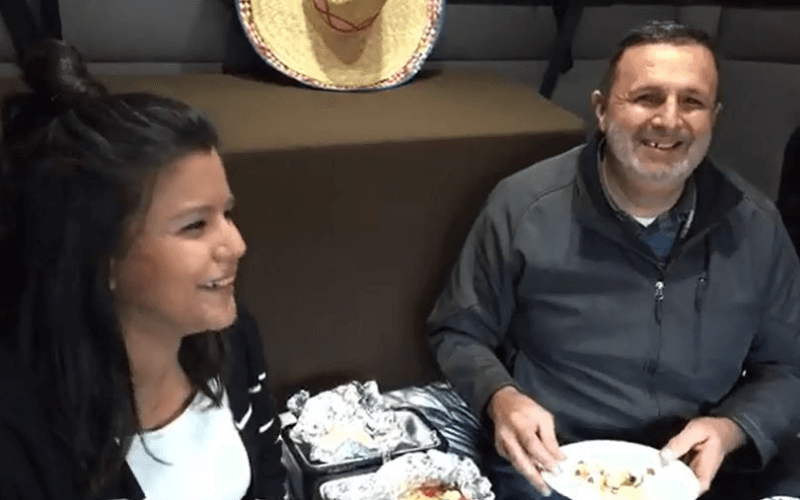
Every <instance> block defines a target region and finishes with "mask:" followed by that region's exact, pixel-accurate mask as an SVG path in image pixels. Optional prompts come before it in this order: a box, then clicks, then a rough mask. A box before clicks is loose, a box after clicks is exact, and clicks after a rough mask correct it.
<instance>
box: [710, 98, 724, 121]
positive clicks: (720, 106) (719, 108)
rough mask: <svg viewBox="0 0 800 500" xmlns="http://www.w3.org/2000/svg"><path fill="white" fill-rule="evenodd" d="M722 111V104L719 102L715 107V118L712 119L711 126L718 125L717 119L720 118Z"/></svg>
mask: <svg viewBox="0 0 800 500" xmlns="http://www.w3.org/2000/svg"><path fill="white" fill-rule="evenodd" d="M720 111H722V103H721V102H718V103H717V105H716V106H715V107H714V116H713V117H712V118H711V124H712V125H716V124H717V117H718V116H719V112H720Z"/></svg>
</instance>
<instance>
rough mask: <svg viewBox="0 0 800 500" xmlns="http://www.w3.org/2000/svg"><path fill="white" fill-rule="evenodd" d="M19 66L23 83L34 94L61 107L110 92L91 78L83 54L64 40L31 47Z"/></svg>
mask: <svg viewBox="0 0 800 500" xmlns="http://www.w3.org/2000/svg"><path fill="white" fill-rule="evenodd" d="M19 66H20V68H21V69H22V78H23V80H25V83H27V84H28V86H29V87H30V88H31V89H32V90H33V91H34V92H36V93H37V94H39V95H41V96H42V97H48V98H50V99H53V100H55V99H58V100H59V101H61V103H62V104H69V103H71V102H72V101H74V100H75V99H79V98H82V97H97V96H100V95H103V94H105V93H106V92H107V91H106V88H105V87H104V86H103V84H101V83H100V82H98V81H97V80H95V79H94V78H93V77H92V75H90V74H89V70H88V69H87V67H86V63H85V62H84V61H83V57H82V56H81V54H80V52H78V50H77V49H75V47H73V46H72V45H69V44H68V43H66V42H64V41H62V40H54V39H48V40H44V41H42V42H40V43H38V44H36V45H33V46H30V47H28V48H27V49H25V51H24V52H23V54H22V56H21V57H20V61H19Z"/></svg>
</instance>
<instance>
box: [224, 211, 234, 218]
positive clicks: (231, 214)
mask: <svg viewBox="0 0 800 500" xmlns="http://www.w3.org/2000/svg"><path fill="white" fill-rule="evenodd" d="M225 218H226V219H228V220H231V219H233V209H230V210H225Z"/></svg>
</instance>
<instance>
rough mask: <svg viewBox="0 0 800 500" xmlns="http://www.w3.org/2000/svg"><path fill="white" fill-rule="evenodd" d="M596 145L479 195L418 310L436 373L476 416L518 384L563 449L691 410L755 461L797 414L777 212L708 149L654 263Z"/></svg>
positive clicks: (784, 243) (798, 386) (792, 285)
mask: <svg viewBox="0 0 800 500" xmlns="http://www.w3.org/2000/svg"><path fill="white" fill-rule="evenodd" d="M597 148H598V143H597V141H592V142H590V143H588V144H587V145H584V146H580V147H577V148H575V149H573V150H570V151H568V152H566V153H564V154H562V155H560V156H557V157H555V158H551V159H549V160H546V161H543V162H541V163H538V164H536V165H534V166H532V167H529V168H527V169H526V170H523V171H521V172H519V173H517V174H515V175H513V176H511V177H509V178H507V179H505V180H503V181H502V182H500V183H499V184H498V185H497V187H496V188H495V189H494V191H493V192H492V193H491V195H490V196H489V198H488V200H487V202H486V204H485V206H484V208H483V210H482V212H481V214H480V215H479V216H478V218H477V220H476V222H475V224H474V226H473V227H472V230H471V232H470V233H469V236H468V237H467V240H466V242H465V244H464V248H463V249H462V251H461V254H460V256H459V258H458V261H457V263H456V265H455V268H454V269H453V272H452V274H451V276H450V278H449V280H448V282H447V284H446V286H445V289H444V291H443V293H442V294H441V296H440V297H439V300H438V302H437V303H436V306H435V308H434V310H433V312H432V313H431V315H430V317H429V326H430V328H431V335H430V342H431V345H432V347H433V349H434V351H435V353H436V356H437V359H438V362H439V365H440V367H441V369H442V371H443V372H444V374H445V375H446V376H447V378H448V379H449V380H450V382H451V383H452V384H453V386H454V388H455V389H456V391H457V392H458V393H459V394H460V395H461V396H462V397H463V398H464V399H465V400H466V401H467V402H468V403H469V404H470V405H471V407H472V409H473V410H474V412H475V414H476V415H477V416H478V417H479V418H485V414H484V410H485V406H486V403H487V402H488V400H489V398H490V397H491V395H492V394H493V393H494V392H495V391H496V390H497V389H499V388H500V387H503V386H507V385H515V386H516V387H517V388H518V389H520V390H522V391H523V392H525V393H527V394H528V395H530V396H531V397H532V398H533V399H534V400H535V401H536V402H537V403H539V404H540V405H542V406H543V407H544V408H546V409H547V410H549V411H550V412H551V413H553V415H554V417H555V421H556V431H557V435H558V437H559V439H560V442H561V443H562V444H564V443H568V442H574V441H578V440H584V439H597V438H609V439H626V440H633V441H638V442H642V443H646V444H650V445H651V446H657V447H660V446H663V445H664V444H665V443H666V441H667V440H668V439H669V438H670V437H671V436H672V435H674V434H675V433H677V432H679V431H680V430H681V428H682V426H683V425H685V423H686V422H687V421H688V420H689V419H691V418H694V417H696V416H699V415H722V416H727V417H730V418H731V419H733V420H734V421H735V422H736V423H738V424H739V425H740V426H741V428H742V429H743V430H744V431H745V433H746V434H747V435H748V437H749V438H750V440H751V442H752V443H753V444H755V447H756V449H757V450H758V455H759V456H760V459H761V460H760V461H761V464H762V466H763V464H765V463H766V462H767V461H768V460H769V459H770V458H771V457H772V456H773V455H774V454H775V452H776V450H777V448H778V447H779V446H780V444H781V443H782V442H783V441H784V440H785V439H789V438H790V436H792V435H794V434H796V433H797V432H798V430H799V429H798V422H799V420H800V418H799V417H800V265H799V264H798V259H797V255H796V253H795V250H794V247H793V246H792V243H791V241H790V239H789V237H788V235H787V232H786V230H785V228H784V226H783V223H782V222H781V219H780V215H779V214H778V212H777V211H776V209H775V207H774V206H773V204H772V203H771V202H770V201H769V200H768V199H766V198H765V197H763V196H761V195H759V194H757V193H755V192H754V190H752V188H749V187H747V186H745V184H744V183H743V182H742V181H741V180H739V179H738V178H736V177H735V176H732V175H729V174H723V173H722V172H721V171H720V170H718V169H717V168H715V167H714V166H713V165H712V164H711V163H710V162H709V161H708V160H705V161H704V162H703V163H702V164H701V165H700V166H699V167H698V168H697V170H696V171H695V173H694V174H693V175H694V176H695V182H696V186H697V204H696V214H695V217H694V221H693V222H692V224H691V226H690V230H689V232H688V234H686V236H685V238H684V239H683V240H681V241H679V242H678V243H676V245H675V247H674V248H673V252H672V255H671V256H670V258H669V259H668V261H667V264H666V265H663V266H662V265H660V264H659V262H658V259H656V257H655V255H654V254H653V253H652V252H651V250H650V249H649V247H648V246H647V245H646V244H645V243H643V242H642V241H641V240H640V239H639V237H638V236H637V235H636V234H635V233H634V231H633V230H632V229H631V228H630V227H628V226H626V225H625V224H623V223H622V222H621V221H620V220H619V219H618V218H617V217H616V216H615V214H614V212H613V210H612V208H611V207H610V206H609V204H608V201H607V200H606V198H605V196H604V194H603V191H602V187H601V185H600V181H599V175H598V166H597ZM743 372H744V375H743Z"/></svg>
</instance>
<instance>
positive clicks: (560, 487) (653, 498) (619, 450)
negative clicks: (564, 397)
mask: <svg viewBox="0 0 800 500" xmlns="http://www.w3.org/2000/svg"><path fill="white" fill-rule="evenodd" d="M561 451H562V453H564V455H566V456H567V459H566V460H565V461H563V462H561V469H562V473H561V474H558V475H554V474H550V473H547V472H545V473H543V474H542V476H543V478H544V480H545V481H547V484H549V485H550V487H551V488H553V489H554V490H556V491H557V492H559V493H561V494H562V495H564V496H565V497H568V498H570V499H572V500H604V497H605V496H606V495H601V494H600V492H599V491H598V490H597V489H595V488H594V487H592V486H591V485H590V484H588V483H587V482H585V481H584V480H582V479H580V478H577V477H575V469H576V467H577V465H578V461H580V460H583V461H584V462H586V463H589V464H603V465H608V466H610V467H614V468H625V469H628V470H630V471H631V472H634V473H637V472H640V471H642V472H643V471H645V470H646V469H647V468H652V469H654V470H655V475H654V476H648V477H645V479H644V482H643V483H642V489H643V491H644V493H645V498H646V499H647V500H695V499H696V498H697V497H698V495H699V494H700V482H699V481H698V480H697V477H696V476H695V475H694V472H692V470H691V469H690V468H689V467H688V466H687V465H686V464H684V463H683V462H681V461H679V460H675V461H674V462H673V463H671V464H670V465H668V466H666V467H662V466H661V458H660V457H659V456H658V450H656V449H655V448H651V447H649V446H644V445H641V444H636V443H628V442H625V441H602V440H598V441H582V442H580V443H573V444H568V445H565V446H562V447H561ZM608 497H609V498H614V497H612V496H608Z"/></svg>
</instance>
